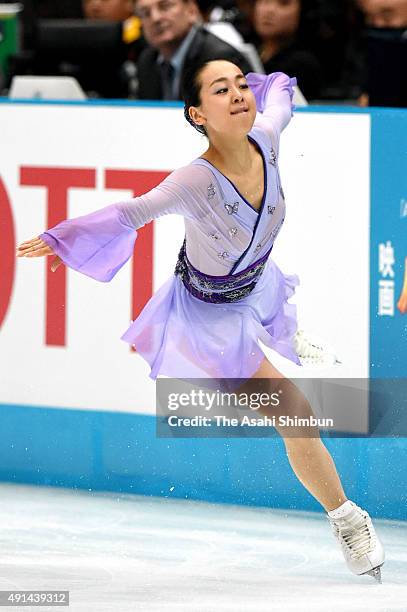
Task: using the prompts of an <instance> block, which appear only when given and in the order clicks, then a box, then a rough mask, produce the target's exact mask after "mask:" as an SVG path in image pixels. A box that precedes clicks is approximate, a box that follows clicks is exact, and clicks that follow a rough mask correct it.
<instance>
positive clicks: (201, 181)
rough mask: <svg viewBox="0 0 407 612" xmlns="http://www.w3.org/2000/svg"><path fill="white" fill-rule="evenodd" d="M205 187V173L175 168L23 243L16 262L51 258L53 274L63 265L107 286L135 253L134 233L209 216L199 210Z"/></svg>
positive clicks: (135, 234) (192, 166) (201, 170)
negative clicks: (174, 219) (170, 218)
mask: <svg viewBox="0 0 407 612" xmlns="http://www.w3.org/2000/svg"><path fill="white" fill-rule="evenodd" d="M207 183H208V179H207V172H206V171H205V169H204V168H202V167H200V166H197V165H189V166H185V167H183V168H179V169H178V170H175V171H174V172H172V173H171V174H170V175H169V176H168V177H166V178H165V179H164V180H163V181H162V182H161V183H160V184H159V185H158V186H157V187H155V188H154V189H152V190H151V191H149V192H148V193H146V194H144V195H142V196H140V197H137V198H133V199H131V200H127V201H124V202H119V203H115V204H110V205H109V206H105V207H104V208H101V209H99V210H96V211H94V212H91V213H89V214H87V215H83V216H80V217H75V218H73V219H66V220H65V221H62V222H61V223H59V224H58V225H56V226H54V227H52V228H50V229H48V230H46V231H45V232H43V233H42V234H39V236H35V237H34V238H31V239H30V240H27V241H25V242H23V243H21V244H20V245H19V246H18V247H17V257H42V256H45V255H52V254H54V255H56V258H55V259H54V260H53V261H52V263H51V270H53V271H54V270H56V268H57V267H58V266H59V265H60V264H61V262H63V263H64V264H66V265H67V266H69V267H70V268H72V269H74V270H77V271H78V272H81V273H82V274H86V275H87V276H90V277H92V278H94V279H96V280H99V281H102V282H108V281H110V280H111V279H112V278H113V277H114V276H115V274H116V273H117V272H118V270H119V269H120V268H121V267H122V266H123V265H124V264H125V263H126V261H127V260H128V259H129V258H130V257H131V255H132V254H133V249H134V243H135V241H136V238H137V231H136V230H137V229H139V228H140V227H143V226H144V225H145V224H146V223H149V222H150V221H152V220H153V219H157V218H158V217H161V216H163V215H167V214H179V215H182V216H183V217H185V218H188V219H195V220H199V219H200V218H202V216H204V215H205V214H207V210H205V209H204V206H203V203H204V202H205V198H204V197H203V194H205V189H207Z"/></svg>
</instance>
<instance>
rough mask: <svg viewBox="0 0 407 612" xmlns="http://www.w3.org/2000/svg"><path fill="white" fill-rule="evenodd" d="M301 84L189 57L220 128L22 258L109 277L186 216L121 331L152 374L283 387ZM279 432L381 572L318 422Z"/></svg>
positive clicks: (366, 570) (208, 130)
mask: <svg viewBox="0 0 407 612" xmlns="http://www.w3.org/2000/svg"><path fill="white" fill-rule="evenodd" d="M295 83H296V81H295V79H290V78H289V77H288V76H286V75H285V74H284V73H279V72H277V73H273V74H270V75H260V74H255V73H249V74H248V75H247V76H246V77H245V76H244V75H243V74H242V72H241V70H240V68H239V67H238V65H236V64H234V63H232V62H229V61H225V60H214V61H209V62H208V61H207V62H201V63H198V64H196V65H194V66H190V67H189V69H188V70H187V71H186V72H185V76H184V79H183V91H184V96H183V97H184V103H185V117H186V119H187V120H188V121H189V123H190V124H191V125H192V126H193V127H194V128H196V129H197V130H198V131H199V132H200V133H202V134H205V136H206V137H207V138H208V141H209V146H208V149H207V150H206V152H205V153H204V154H203V155H202V156H201V157H199V158H198V159H195V160H194V161H192V162H191V163H190V164H188V165H187V166H184V167H182V168H179V169H177V170H175V171H174V172H172V173H171V174H170V175H169V176H168V177H167V178H166V179H165V180H164V181H162V182H161V183H160V184H159V185H158V186H157V187H155V188H154V189H152V190H151V191H149V192H148V193H146V194H145V195H143V196H140V197H137V198H133V199H131V200H129V201H124V202H120V203H116V204H111V205H109V206H106V207H104V208H101V209H99V210H96V211H95V212H92V213H90V214H87V215H84V216H81V217H77V218H74V219H69V220H65V221H62V222H61V223H59V224H58V225H56V226H55V227H53V228H51V229H48V230H46V231H45V232H44V233H42V234H40V235H39V236H37V237H35V238H32V239H31V240H28V241H25V242H23V243H22V244H21V245H20V246H19V247H18V249H17V256H18V257H41V256H44V255H55V258H54V259H53V261H52V262H51V269H52V270H53V271H55V270H56V269H57V267H58V266H59V265H60V264H61V263H62V262H63V263H64V264H66V265H67V266H69V267H71V268H72V269H74V270H77V271H79V272H82V273H83V274H86V275H88V276H90V277H92V278H94V279H96V280H99V281H104V282H108V281H110V280H111V279H112V278H113V277H114V275H115V274H116V273H117V271H118V270H119V269H120V268H121V267H122V266H123V264H124V263H125V262H126V261H127V260H128V259H129V258H130V257H131V255H132V254H133V247H134V243H135V240H136V238H137V231H136V230H137V229H138V228H140V227H142V226H143V225H145V224H146V223H148V222H150V221H151V220H152V219H156V218H157V217H160V216H161V215H164V214H171V213H173V214H180V215H182V216H183V217H184V219H185V240H184V243H183V245H182V248H181V250H180V253H179V257H178V261H177V264H176V268H175V271H174V274H173V275H172V276H171V277H170V278H169V279H168V280H167V281H166V282H165V283H164V285H162V286H161V287H160V288H159V290H158V291H157V292H156V293H155V294H154V295H153V296H152V298H151V299H150V300H149V302H148V303H147V304H146V306H145V307H144V309H143V311H142V312H141V314H140V315H139V316H138V317H137V319H136V320H135V321H133V322H132V324H131V326H130V327H129V328H128V329H127V331H126V332H125V333H124V334H123V336H122V339H123V340H124V341H125V342H128V343H129V344H131V345H132V346H134V347H135V348H136V349H137V352H138V353H139V354H140V355H141V356H142V357H143V358H144V359H145V360H146V361H147V362H148V363H149V365H150V367H151V372H150V374H149V375H150V377H151V378H153V379H154V380H155V379H156V378H157V376H158V375H159V374H161V375H165V376H169V377H175V378H176V377H178V378H184V379H200V378H205V377H207V378H214V379H244V380H245V381H247V383H244V384H243V386H244V385H245V384H246V386H247V385H249V386H250V384H252V385H256V383H259V382H262V384H264V383H265V381H266V384H267V381H269V388H270V389H272V388H273V385H275V384H281V382H282V381H283V379H284V377H283V375H282V374H281V373H280V372H279V371H278V370H277V369H276V368H275V367H274V366H273V365H272V364H271V363H270V362H269V361H268V360H267V359H266V357H265V355H264V353H263V351H262V350H261V347H260V345H259V343H258V339H260V340H261V341H262V342H263V343H264V344H265V345H266V346H269V347H270V348H272V349H274V350H276V351H278V352H279V353H280V354H281V355H283V356H284V357H286V358H288V359H290V360H292V361H293V362H295V363H297V364H298V365H301V362H300V359H299V357H298V355H297V353H296V350H295V342H294V338H295V334H296V330H297V321H296V307H295V305H293V304H289V303H288V299H289V298H290V297H291V296H292V295H293V294H294V291H295V287H296V286H297V285H298V283H299V280H298V277H297V276H295V275H292V276H288V275H284V274H283V273H282V272H281V271H280V269H279V268H278V267H277V265H276V264H275V263H274V262H273V260H272V259H271V258H270V257H269V255H270V252H271V250H272V248H273V244H274V241H275V238H276V236H277V234H278V233H279V231H280V229H281V226H282V224H283V222H284V216H285V201H284V192H283V189H282V186H281V182H280V176H279V171H278V165H277V159H278V152H279V139H280V132H281V131H282V130H283V128H284V127H285V126H286V125H287V123H288V122H289V120H290V118H291V116H292V104H291V100H292V96H293V86H294V85H295ZM256 379H257V380H256ZM259 379H261V381H259ZM276 379H277V381H276ZM284 380H285V381H286V382H287V388H289V389H290V393H291V396H290V399H292V400H293V401H292V407H290V410H291V413H292V414H293V412H295V414H296V415H298V416H303V415H312V411H311V408H310V406H309V404H308V402H307V400H306V398H305V397H304V396H303V394H302V393H301V392H300V391H299V390H298V389H297V388H296V387H295V385H294V384H293V383H291V381H288V379H284ZM242 388H243V387H242ZM278 432H279V434H280V435H281V436H282V437H283V439H284V443H285V448H286V452H287V456H288V459H289V462H290V464H291V466H292V469H293V470H294V473H295V474H296V476H297V477H298V479H299V480H300V482H301V483H302V484H303V485H304V486H305V487H306V489H307V490H308V491H309V492H310V493H311V494H312V495H313V496H314V497H315V498H316V499H317V500H318V501H319V503H320V504H321V505H322V506H323V508H324V509H325V511H326V512H327V518H328V519H329V521H330V523H331V525H332V528H333V531H334V534H335V536H336V537H337V539H338V541H339V543H340V545H341V547H342V551H343V553H344V556H345V559H346V562H347V565H348V567H349V569H350V570H351V571H352V572H353V573H355V574H359V575H360V574H370V575H372V576H374V577H375V578H376V579H377V580H378V581H380V579H381V571H380V567H381V566H382V565H383V562H384V551H383V547H382V545H381V543H380V540H379V539H378V537H377V535H376V532H375V529H374V527H373V525H372V521H371V519H370V517H369V515H368V513H367V512H366V511H364V510H362V509H361V508H359V507H358V506H357V505H356V504H355V503H354V502H352V501H351V500H349V499H347V497H346V495H345V493H344V490H343V488H342V485H341V482H340V479H339V476H338V474H337V471H336V468H335V465H334V462H333V460H332V457H331V456H330V454H329V452H328V450H327V449H326V447H325V446H324V444H323V442H322V440H321V439H320V437H319V432H318V429H317V428H312V427H309V428H303V429H302V430H301V431H297V432H294V434H293V431H292V430H291V431H290V432H289V431H288V428H283V427H279V428H278ZM295 433H296V434H297V435H295ZM298 434H300V435H298Z"/></svg>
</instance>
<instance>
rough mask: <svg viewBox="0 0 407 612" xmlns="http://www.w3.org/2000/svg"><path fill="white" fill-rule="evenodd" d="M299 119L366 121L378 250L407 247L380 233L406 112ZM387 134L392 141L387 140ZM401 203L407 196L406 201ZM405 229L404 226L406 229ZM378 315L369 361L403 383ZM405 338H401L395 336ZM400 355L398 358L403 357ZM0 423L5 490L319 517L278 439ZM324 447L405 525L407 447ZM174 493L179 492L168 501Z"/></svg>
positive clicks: (53, 413)
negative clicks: (383, 244) (26, 486)
mask: <svg viewBox="0 0 407 612" xmlns="http://www.w3.org/2000/svg"><path fill="white" fill-rule="evenodd" d="M0 103H7V104H10V103H14V104H47V103H49V104H58V105H60V104H63V103H64V102H61V101H55V102H54V101H49V102H48V101H43V100H29V101H28V100H16V101H10V100H8V99H0ZM66 104H69V105H72V104H73V105H81V106H89V105H95V106H106V107H109V106H125V107H132V106H145V107H157V106H158V107H181V106H182V105H181V104H179V103H176V102H175V103H162V104H157V103H156V102H148V101H147V102H132V101H129V102H126V101H122V100H117V101H104V100H101V101H85V102H76V101H75V102H67V103H66ZM298 111H299V112H301V113H302V112H305V113H313V112H318V113H321V112H323V113H362V114H365V113H368V114H370V116H371V119H372V146H371V152H372V164H371V188H372V193H373V197H372V205H371V211H372V214H371V240H372V247H373V246H374V247H376V245H377V242H378V240H385V239H386V234H383V231H382V232H380V231H379V230H383V229H386V231H388V232H390V233H391V238H393V239H395V240H397V241H399V237H400V236H401V238H403V236H404V239H405V235H406V232H405V225H401V223H400V225H399V226H397V227H396V229H395V226H394V224H393V225H390V226H389V223H391V219H388V218H387V224H383V217H382V215H380V211H381V208H380V199H379V197H380V193H383V189H385V188H386V189H387V187H388V186H389V185H391V187H392V189H393V191H394V189H396V190H397V189H398V190H400V188H399V185H404V181H405V176H403V177H402V176H401V175H400V168H401V167H402V164H401V165H400V164H396V165H395V166H392V165H390V166H391V168H390V169H391V170H392V175H391V180H389V176H388V175H387V176H386V175H384V170H385V169H386V168H387V170H389V165H388V164H387V165H386V164H385V163H384V162H385V160H386V159H387V160H388V159H389V149H388V148H387V146H388V144H389V140H390V139H391V138H392V136H393V135H394V134H395V133H396V134H397V135H398V137H399V138H398V139H397V143H396V146H397V147H398V148H397V150H398V153H399V155H400V159H399V161H401V162H402V160H403V159H404V160H405V155H406V152H405V150H404V149H403V147H402V142H403V140H404V143H405V142H406V141H407V140H406V138H405V133H406V132H405V129H406V125H405V124H406V113H405V111H402V110H395V109H391V110H390V109H389V110H383V109H369V110H366V109H358V108H352V107H325V106H318V107H317V106H316V107H308V108H306V109H298ZM383 117H384V120H383ZM395 125H397V128H396V127H395ZM389 129H391V130H393V131H392V132H390V133H389ZM376 142H377V143H380V147H376V146H375V143H376ZM404 167H406V166H404ZM404 174H405V173H404ZM376 188H377V190H376ZM403 188H404V187H403ZM403 188H402V189H403ZM402 193H404V195H405V196H407V194H406V192H405V191H404V192H403V191H402ZM397 197H398V196H397ZM401 221H402V222H403V223H404V221H405V220H401ZM403 230H404V231H403ZM394 236H396V238H394ZM397 244H399V242H397ZM399 248H402V247H399ZM400 266H401V264H399V268H400ZM398 272H399V273H400V270H398ZM371 275H372V278H375V277H377V261H376V258H375V256H373V257H372V259H371ZM376 308H377V305H376V304H375V303H374V300H371V334H370V343H371V344H370V350H371V353H370V354H371V359H370V361H371V364H372V363H373V364H375V368H376V369H375V370H374V371H373V372H371V375H376V374H377V375H385V374H387V375H388V376H394V375H395V373H394V369H392V367H391V364H393V365H394V366H395V368H396V370H397V372H398V373H399V375H400V376H405V369H404V368H403V364H404V363H406V360H405V344H404V345H403V344H402V343H401V344H400V345H398V344H393V347H394V350H393V352H392V353H391V355H389V354H386V353H383V342H381V339H383V338H384V337H385V335H386V334H388V333H390V334H392V337H394V338H395V339H396V340H397V338H398V339H400V337H401V338H403V333H404V334H405V333H406V331H405V329H404V328H403V324H404V327H405V323H404V321H401V322H400V320H398V321H397V320H396V319H391V320H390V319H386V320H383V319H379V318H378V317H377V312H376ZM400 329H401V336H400V335H397V334H399V332H400ZM405 339H406V338H405V336H404V340H405ZM398 349H400V351H402V352H401V353H398V352H397V351H398ZM402 349H403V350H402ZM394 351H395V353H396V357H397V359H395V354H394ZM375 352H376V353H377V354H376V353H375ZM400 357H401V359H400ZM379 366H380V367H379ZM0 414H1V422H2V436H1V444H0V458H1V459H0V478H1V480H3V481H7V482H10V481H11V482H21V483H32V484H36V485H47V486H62V487H77V488H83V489H92V490H105V491H119V492H132V493H138V494H144V495H158V496H167V497H178V498H189V499H202V500H206V501H212V502H221V503H236V504H248V505H251V504H253V505H262V506H271V507H279V508H295V509H299V510H314V511H320V510H321V508H320V505H319V504H318V503H317V502H316V501H315V500H314V499H313V498H312V496H311V495H310V494H309V493H308V492H307V491H306V490H305V489H304V488H303V487H302V486H301V485H299V483H298V481H297V479H296V478H295V476H294V475H293V473H292V470H291V468H290V466H289V464H288V461H287V458H286V455H285V452H284V445H283V442H282V440H280V439H278V438H277V439H251V440H243V439H241V440H236V439H234V440H219V439H218V440H208V439H205V440H197V439H190V440H174V441H172V440H160V439H157V438H156V437H155V421H154V417H152V416H149V415H141V414H124V413H109V412H106V411H103V412H97V411H88V410H83V411H82V410H76V409H75V410H69V409H61V408H60V407H57V408H55V409H54V408H44V407H40V406H38V407H35V406H22V405H11V404H1V405H0ZM325 443H326V445H327V447H328V448H329V450H330V451H331V453H332V455H333V457H334V460H335V462H336V465H337V467H338V471H339V473H340V474H341V477H342V479H343V482H344V486H345V490H346V492H347V495H348V496H349V497H351V498H352V499H354V500H355V501H356V502H357V503H360V504H362V505H364V506H365V507H366V508H367V509H368V510H369V512H370V513H371V514H372V516H377V517H383V518H394V519H403V520H406V519H407V504H406V490H407V488H406V476H405V471H406V470H405V467H406V465H407V460H406V450H407V441H406V440H405V439H379V438H377V439H361V438H352V437H349V438H347V439H326V440H325ZM202 465H205V470H202ZM243 466H244V469H242V467H243ZM180 483H182V484H180ZM172 487H174V489H173V490H172V491H171V490H170V489H171V488H172Z"/></svg>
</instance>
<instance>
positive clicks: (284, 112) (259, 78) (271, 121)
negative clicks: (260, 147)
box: [246, 72, 297, 155]
mask: <svg viewBox="0 0 407 612" xmlns="http://www.w3.org/2000/svg"><path fill="white" fill-rule="evenodd" d="M246 79H247V82H248V84H249V86H250V89H252V91H253V93H254V95H255V98H256V104H257V111H258V112H257V115H256V120H255V122H254V127H259V128H262V129H263V130H264V131H265V132H267V134H268V135H269V136H270V138H271V140H272V143H273V147H274V150H275V152H276V154H277V155H278V149H279V143H280V133H281V132H282V131H283V129H284V128H285V127H286V126H287V125H288V123H289V122H290V119H291V117H292V115H293V110H294V108H295V107H294V105H293V104H292V99H293V95H294V86H295V85H296V84H297V79H296V78H290V77H289V76H287V75H286V74H284V72H273V73H272V74H269V75H264V74H257V73H254V72H249V74H247V75H246Z"/></svg>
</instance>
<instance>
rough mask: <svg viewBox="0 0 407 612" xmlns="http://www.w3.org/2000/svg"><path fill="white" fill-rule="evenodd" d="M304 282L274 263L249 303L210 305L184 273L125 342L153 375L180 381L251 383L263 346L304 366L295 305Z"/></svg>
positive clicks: (161, 293) (151, 302)
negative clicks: (298, 347) (292, 301)
mask: <svg viewBox="0 0 407 612" xmlns="http://www.w3.org/2000/svg"><path fill="white" fill-rule="evenodd" d="M298 284H299V279H298V276H297V275H285V274H283V273H282V272H281V270H280V269H279V268H278V266H277V265H276V264H275V263H274V262H273V261H272V260H271V259H269V260H268V261H267V265H266V267H265V268H264V271H263V274H262V275H261V277H260V279H259V281H258V283H257V285H256V287H255V288H254V290H253V291H252V292H251V293H250V294H249V295H248V296H247V297H246V298H244V299H242V300H240V301H238V302H233V303H227V304H209V303H207V302H203V301H202V300H199V299H198V298H196V297H194V296H192V295H191V294H190V293H189V292H188V290H187V289H186V288H185V287H184V285H183V283H182V281H181V279H180V277H179V276H178V275H173V276H171V277H170V278H169V279H168V280H167V281H166V282H165V283H164V284H163V285H162V286H161V287H160V288H159V289H158V291H157V292H156V293H155V294H154V295H153V296H152V297H151V299H150V300H149V301H148V303H147V304H146V306H145V307H144V309H143V310H142V312H141V313H140V315H139V316H138V317H137V319H136V320H135V321H133V323H132V324H131V325H130V327H129V328H128V329H127V331H126V332H125V333H124V334H123V336H121V339H122V340H124V341H125V342H128V343H129V344H130V345H132V346H133V347H134V348H135V349H136V351H137V352H138V353H139V354H140V355H141V356H142V357H143V358H144V359H145V360H146V361H147V362H148V364H149V365H150V367H151V372H150V374H149V376H150V377H151V378H152V379H153V380H155V379H156V378H157V376H158V375H160V374H161V375H164V376H168V377H171V378H180V379H200V378H213V379H248V378H250V377H251V376H252V375H253V374H254V373H255V372H256V371H257V369H258V368H259V366H260V364H261V362H262V360H263V359H264V353H263V351H262V349H261V347H260V345H259V343H258V340H259V339H260V340H261V341H262V342H263V343H264V344H265V345H266V346H269V347H270V348H272V349H274V350H275V351H277V352H278V353H280V354H281V355H283V356H284V357H286V358H287V359H290V360H291V361H293V362H295V363H296V364H298V365H301V362H300V360H299V358H298V356H297V354H296V352H295V349H294V342H293V339H294V335H295V332H296V331H297V308H296V306H295V305H294V304H289V303H288V299H289V298H290V297H291V296H292V295H293V294H294V292H295V288H296V286H297V285H298Z"/></svg>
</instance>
